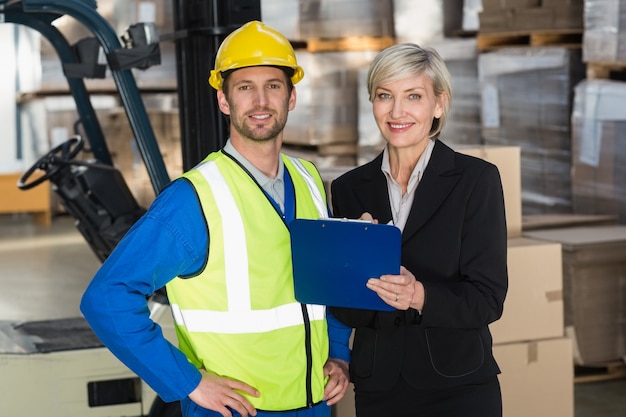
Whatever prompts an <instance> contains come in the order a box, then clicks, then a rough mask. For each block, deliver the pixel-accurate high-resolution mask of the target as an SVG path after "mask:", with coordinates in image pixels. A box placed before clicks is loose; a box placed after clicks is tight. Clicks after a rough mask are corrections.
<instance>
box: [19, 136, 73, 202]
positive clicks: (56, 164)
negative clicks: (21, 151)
mask: <svg viewBox="0 0 626 417" xmlns="http://www.w3.org/2000/svg"><path fill="white" fill-rule="evenodd" d="M84 146H85V141H84V139H83V138H82V137H81V136H79V135H76V136H72V137H71V138H69V139H68V140H67V141H65V142H63V143H61V144H60V145H58V146H55V147H54V148H53V149H51V150H50V152H48V153H47V154H45V155H44V156H42V157H41V158H39V160H38V161H37V162H35V163H34V164H33V166H31V167H30V168H29V169H28V171H26V172H25V173H24V175H22V178H20V180H19V181H18V182H17V186H18V187H19V188H20V189H21V190H28V189H30V188H33V187H35V186H37V185H39V184H41V183H42V182H44V181H46V180H48V179H50V178H52V177H53V176H54V175H55V174H56V173H57V172H59V171H60V170H61V169H62V168H63V167H64V166H67V165H69V164H70V163H71V161H72V159H74V157H75V156H76V155H78V152H80V151H81V149H83V147H84ZM37 170H41V171H44V172H45V174H43V175H41V176H39V177H37V178H36V179H34V180H33V181H31V182H27V181H28V179H29V178H30V176H31V175H32V174H33V173H34V172H35V171H37Z"/></svg>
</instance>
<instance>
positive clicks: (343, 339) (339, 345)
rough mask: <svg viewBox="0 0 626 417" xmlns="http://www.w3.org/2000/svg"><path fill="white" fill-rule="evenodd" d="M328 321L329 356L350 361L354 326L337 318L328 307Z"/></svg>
mask: <svg viewBox="0 0 626 417" xmlns="http://www.w3.org/2000/svg"><path fill="white" fill-rule="evenodd" d="M326 321H327V323H328V339H329V340H330V348H329V353H328V357H330V358H335V359H343V360H344V361H346V362H348V363H350V346H349V343H350V335H351V333H352V328H351V327H348V326H346V325H345V324H343V323H341V322H340V321H339V320H337V319H336V318H335V316H333V315H332V313H331V312H330V310H329V309H326Z"/></svg>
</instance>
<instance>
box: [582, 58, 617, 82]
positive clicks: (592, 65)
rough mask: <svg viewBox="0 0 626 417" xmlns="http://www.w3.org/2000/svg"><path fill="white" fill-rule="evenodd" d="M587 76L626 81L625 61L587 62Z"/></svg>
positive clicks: (595, 78)
mask: <svg viewBox="0 0 626 417" xmlns="http://www.w3.org/2000/svg"><path fill="white" fill-rule="evenodd" d="M587 78H588V79H590V80H619V81H626V62H587Z"/></svg>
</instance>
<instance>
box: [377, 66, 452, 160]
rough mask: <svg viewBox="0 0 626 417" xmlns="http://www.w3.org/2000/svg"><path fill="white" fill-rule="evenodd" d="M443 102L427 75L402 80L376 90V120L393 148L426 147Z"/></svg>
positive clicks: (441, 112) (440, 112)
mask: <svg viewBox="0 0 626 417" xmlns="http://www.w3.org/2000/svg"><path fill="white" fill-rule="evenodd" d="M443 99H444V98H443V97H442V96H440V97H436V96H435V92H434V90H433V85H432V81H431V80H430V77H428V76H427V75H426V74H421V75H416V76H410V77H407V78H402V79H400V80H398V81H394V82H391V83H388V84H383V85H380V86H379V87H378V88H377V89H376V92H375V95H374V101H373V111H374V118H375V119H376V124H377V125H378V128H379V129H380V132H381V133H382V135H383V137H384V138H385V139H386V140H387V142H388V143H389V144H390V145H391V146H393V147H396V148H406V147H416V146H417V147H425V146H426V144H427V143H428V134H429V133H430V129H431V126H432V124H433V118H439V117H441V115H442V114H443Z"/></svg>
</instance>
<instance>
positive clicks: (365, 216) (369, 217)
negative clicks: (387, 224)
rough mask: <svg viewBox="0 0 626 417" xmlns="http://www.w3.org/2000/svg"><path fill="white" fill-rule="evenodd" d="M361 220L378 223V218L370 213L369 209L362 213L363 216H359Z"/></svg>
mask: <svg viewBox="0 0 626 417" xmlns="http://www.w3.org/2000/svg"><path fill="white" fill-rule="evenodd" d="M359 220H365V221H368V222H371V223H374V224H378V220H377V219H375V218H374V217H373V216H372V215H371V214H369V213H368V212H367V211H366V212H365V213H363V214H361V217H359Z"/></svg>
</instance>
